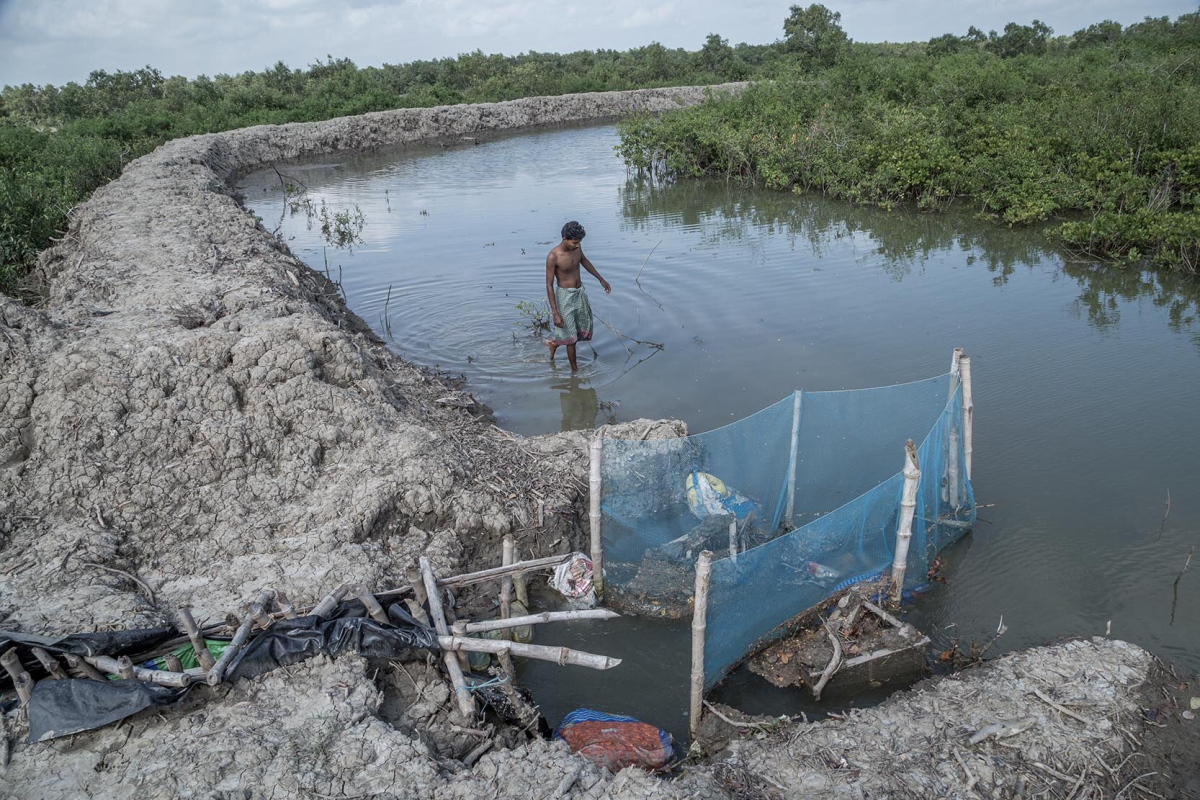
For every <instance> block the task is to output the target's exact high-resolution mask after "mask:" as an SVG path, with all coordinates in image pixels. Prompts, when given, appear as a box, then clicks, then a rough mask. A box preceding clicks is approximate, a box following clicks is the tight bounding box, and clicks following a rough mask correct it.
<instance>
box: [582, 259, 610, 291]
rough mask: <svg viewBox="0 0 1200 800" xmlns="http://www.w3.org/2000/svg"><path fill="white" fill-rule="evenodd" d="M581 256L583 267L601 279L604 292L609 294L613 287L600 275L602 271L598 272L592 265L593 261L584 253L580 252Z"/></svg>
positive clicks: (597, 278)
mask: <svg viewBox="0 0 1200 800" xmlns="http://www.w3.org/2000/svg"><path fill="white" fill-rule="evenodd" d="M579 257H580V258H581V259H582V260H583V268H584V269H586V270H587V271H588V272H590V273H592V274H593V275H595V276H596V280H598V281H600V285H601V286H603V287H604V293H605V294H608V293H609V292H611V291H612V287H611V286H609V285H608V281H606V280H604V278H602V277H600V273H599V272H596V268H595V267H593V266H592V262H591V261H588V257H587V256H585V255H584V254H583V253H580V254H579Z"/></svg>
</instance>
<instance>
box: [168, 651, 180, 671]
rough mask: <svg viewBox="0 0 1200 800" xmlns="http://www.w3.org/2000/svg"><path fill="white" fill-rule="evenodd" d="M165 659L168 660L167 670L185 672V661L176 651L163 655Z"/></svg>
mask: <svg viewBox="0 0 1200 800" xmlns="http://www.w3.org/2000/svg"><path fill="white" fill-rule="evenodd" d="M163 661H164V662H166V665H167V672H183V662H182V661H180V660H179V656H177V655H175V654H174V653H167V654H166V655H165V656H163Z"/></svg>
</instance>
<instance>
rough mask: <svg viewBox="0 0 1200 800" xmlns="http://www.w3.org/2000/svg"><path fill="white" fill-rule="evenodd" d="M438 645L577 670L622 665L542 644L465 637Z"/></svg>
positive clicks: (614, 660)
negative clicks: (503, 654) (549, 662)
mask: <svg viewBox="0 0 1200 800" xmlns="http://www.w3.org/2000/svg"><path fill="white" fill-rule="evenodd" d="M438 645H439V646H440V647H441V648H442V649H443V650H446V651H459V650H465V651H466V652H468V653H495V654H499V653H503V652H507V653H509V654H510V655H514V656H519V657H520V658H536V659H538V660H539V661H553V662H554V663H556V664H559V665H560V666H561V665H565V664H572V665H574V666H577V667H590V668H591V669H612V668H613V667H615V666H617V665H618V664H620V663H621V659H619V658H612V657H611V656H602V655H597V654H595V653H585V652H583V651H582V650H572V649H571V648H569V647H548V646H546V645H541V644H522V643H521V642H504V641H500V640H498V639H472V638H469V637H464V636H438Z"/></svg>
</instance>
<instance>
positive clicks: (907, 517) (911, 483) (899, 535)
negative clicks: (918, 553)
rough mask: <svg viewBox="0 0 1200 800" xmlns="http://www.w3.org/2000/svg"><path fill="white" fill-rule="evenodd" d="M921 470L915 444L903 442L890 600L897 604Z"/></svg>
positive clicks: (915, 507) (902, 586)
mask: <svg viewBox="0 0 1200 800" xmlns="http://www.w3.org/2000/svg"><path fill="white" fill-rule="evenodd" d="M920 483H921V470H920V468H919V465H918V463H917V446H916V445H915V444H913V440H912V439H909V440H908V441H906V442H905V443H904V488H903V489H902V490H901V493H900V526H899V528H898V529H897V530H896V557H895V558H894V559H893V560H892V602H893V603H897V604H899V602H900V594H901V592H903V591H904V572H905V570H906V568H907V567H908V543H909V540H910V539H912V524H913V516H914V514H915V512H916V510H917V487H918V486H919V485H920Z"/></svg>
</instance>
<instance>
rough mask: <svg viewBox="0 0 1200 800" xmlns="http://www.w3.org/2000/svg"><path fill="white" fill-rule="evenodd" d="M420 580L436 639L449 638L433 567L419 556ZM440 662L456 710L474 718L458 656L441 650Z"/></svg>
mask: <svg viewBox="0 0 1200 800" xmlns="http://www.w3.org/2000/svg"><path fill="white" fill-rule="evenodd" d="M419 564H420V567H421V579H422V580H423V581H424V583H425V593H426V594H427V595H428V597H429V615H430V616H431V617H433V627H434V628H436V629H437V633H438V637H439V638H440V637H442V636H449V635H450V627H449V626H448V625H446V614H445V612H444V611H443V610H442V596H441V593H440V592H439V590H438V585H437V579H436V578H434V577H433V567H432V566H431V565H430V564H429V559H428V558H426V557H425V556H421V558H420V561H419ZM442 660H443V661H444V662H445V663H446V671H447V672H449V673H450V683H451V684H452V685H453V686H454V696H455V698H456V699H457V700H458V710H459V711H461V712H462V713H463V716H464V717H466V718H467V719H468V720H472V719H474V718H475V698H474V697H473V696H472V695H471V691H470V689H468V688H467V680H466V678H464V677H463V671H462V667H460V666H459V664H458V656H456V655H455V654H454V653H453V652H451V651H450V650H446V649H443V650H442Z"/></svg>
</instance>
